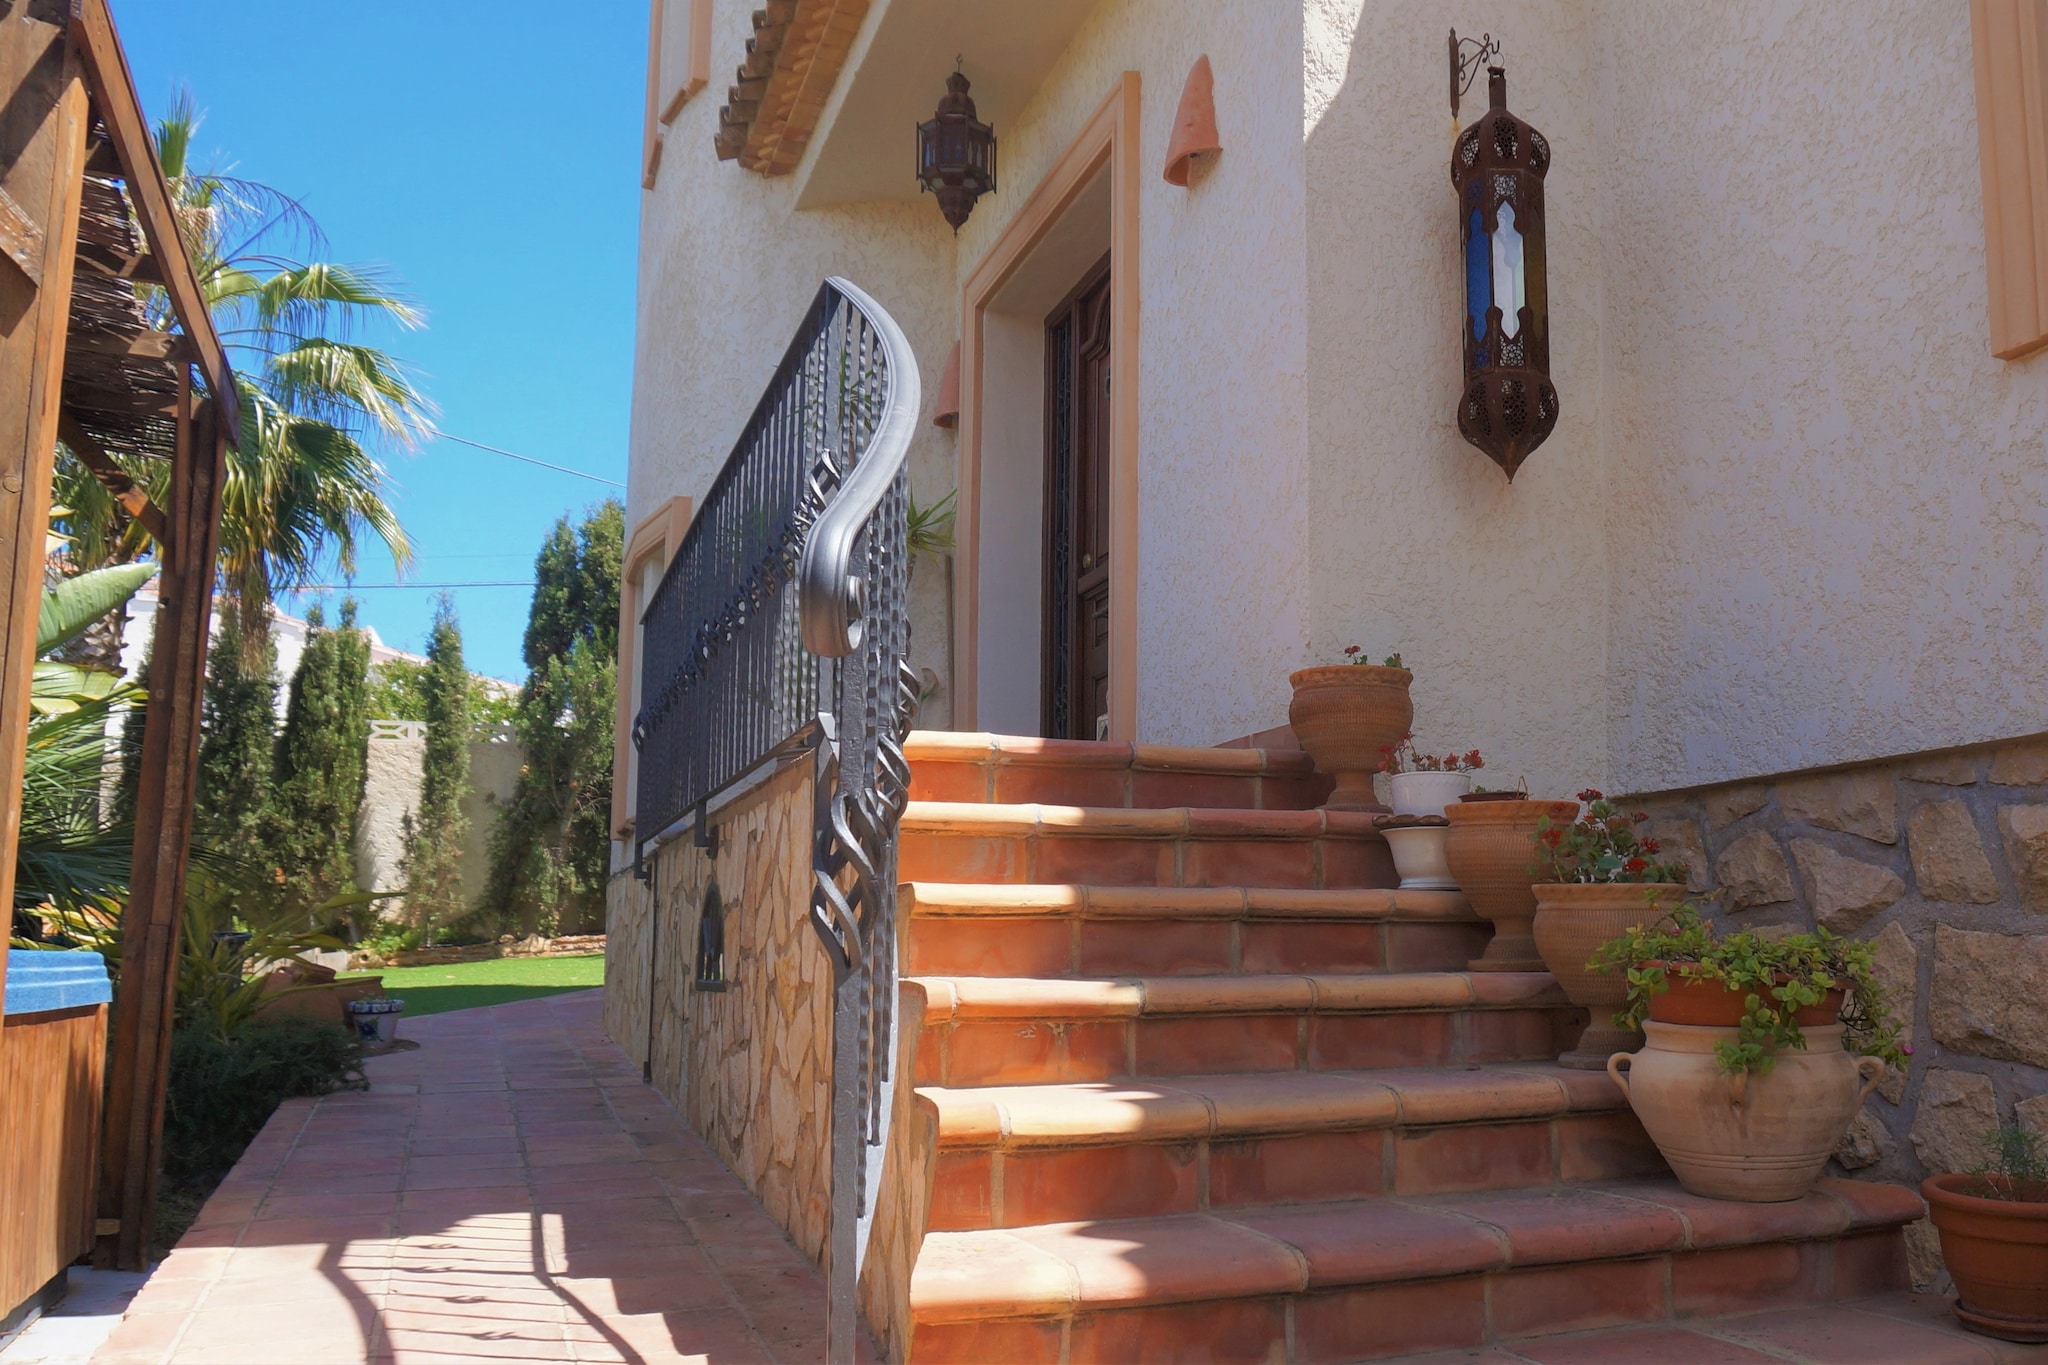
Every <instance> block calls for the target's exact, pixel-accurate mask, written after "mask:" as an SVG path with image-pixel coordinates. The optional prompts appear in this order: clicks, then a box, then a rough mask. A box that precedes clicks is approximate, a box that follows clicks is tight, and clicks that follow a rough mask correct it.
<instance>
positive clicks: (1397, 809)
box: [1387, 773, 1472, 815]
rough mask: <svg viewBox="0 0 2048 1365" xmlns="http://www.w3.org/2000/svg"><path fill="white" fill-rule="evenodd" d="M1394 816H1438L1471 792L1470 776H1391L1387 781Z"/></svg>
mask: <svg viewBox="0 0 2048 1365" xmlns="http://www.w3.org/2000/svg"><path fill="white" fill-rule="evenodd" d="M1387 786H1388V788H1389V790H1390V791H1391V792H1392V796H1393V804H1394V814H1396V815H1442V814H1443V813H1444V807H1445V806H1448V805H1450V804H1451V803H1452V802H1453V801H1456V800H1457V799H1458V798H1459V797H1461V796H1463V795H1464V794H1465V793H1466V792H1468V791H1471V790H1472V774H1470V773H1395V774H1393V775H1392V776H1391V777H1389V778H1388V779H1387Z"/></svg>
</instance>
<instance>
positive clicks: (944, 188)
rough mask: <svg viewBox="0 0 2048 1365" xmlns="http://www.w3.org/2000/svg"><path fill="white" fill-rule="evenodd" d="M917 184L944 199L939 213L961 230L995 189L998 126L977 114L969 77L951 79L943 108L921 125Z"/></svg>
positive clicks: (918, 134) (918, 130) (919, 128)
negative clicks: (961, 226) (968, 92)
mask: <svg viewBox="0 0 2048 1365" xmlns="http://www.w3.org/2000/svg"><path fill="white" fill-rule="evenodd" d="M917 184H918V188H919V189H921V190H930V191H931V192H932V193H933V194H935V195H937V196H938V197H939V212H941V213H943V214H945V215H946V221H947V222H949V223H951V224H952V225H953V231H954V232H956V233H957V232H958V231H960V225H961V224H962V223H964V222H966V221H967V215H968V214H970V213H972V212H974V201H975V200H977V199H979V198H981V196H983V195H984V194H993V193H995V188H996V130H995V129H993V128H991V127H989V126H988V125H987V124H986V123H983V122H982V121H981V120H979V119H977V118H976V117H975V116H974V101H973V100H972V99H970V98H969V97H968V94H967V77H965V76H964V75H962V74H961V73H960V72H958V71H955V72H954V73H953V74H952V75H950V76H948V77H946V93H945V94H944V95H943V96H941V97H940V99H939V107H938V109H937V110H936V111H935V112H934V113H933V114H932V116H931V117H930V118H929V119H927V120H926V121H925V122H923V123H920V124H918V125H917Z"/></svg>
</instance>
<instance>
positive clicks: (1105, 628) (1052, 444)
mask: <svg viewBox="0 0 2048 1365" xmlns="http://www.w3.org/2000/svg"><path fill="white" fill-rule="evenodd" d="M1109 348H1110V332H1109V258H1108V257H1107V256H1105V257H1103V258H1102V260H1101V261H1100V262H1099V263H1098V264H1097V265H1096V266H1095V268H1094V269H1093V270H1090V271H1089V272H1088V274H1087V275H1086V276H1084V277H1083V278H1082V281H1081V283H1080V285H1079V287H1077V288H1076V289H1075V290H1074V292H1073V293H1072V294H1070V295H1068V296H1067V300H1066V302H1064V303H1062V304H1061V305H1060V306H1059V307H1058V308H1057V309H1055V310H1054V311H1053V314H1052V316H1051V317H1049V318H1047V319H1046V323H1045V673H1044V680H1043V684H1042V688H1041V693H1040V695H1041V696H1042V697H1043V699H1044V702H1043V707H1042V710H1043V721H1044V729H1045V734H1046V735H1047V736H1048V737H1050V738H1054V739H1107V738H1108V737H1109V445H1110V402H1109V360H1110V350H1109Z"/></svg>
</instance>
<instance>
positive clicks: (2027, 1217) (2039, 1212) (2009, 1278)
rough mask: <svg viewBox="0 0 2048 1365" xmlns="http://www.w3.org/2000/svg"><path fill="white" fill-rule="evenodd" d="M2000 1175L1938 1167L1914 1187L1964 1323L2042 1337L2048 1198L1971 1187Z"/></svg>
mask: <svg viewBox="0 0 2048 1365" xmlns="http://www.w3.org/2000/svg"><path fill="white" fill-rule="evenodd" d="M1999 1179H2001V1177H1998V1176H1981V1175H1937V1176H1930V1177H1928V1178H1927V1179H1926V1180H1923V1181H1921V1182H1920V1195H1921V1197H1922V1198H1924V1199H1925V1200H1926V1201H1927V1212H1928V1215H1929V1216H1930V1217H1932V1218H1933V1219H1934V1230H1935V1231H1936V1232H1937V1233H1939V1234H1940V1235H1941V1259H1942V1260H1944V1261H1946V1262H1947V1263H1948V1273H1949V1274H1951V1275H1953V1276H1955V1280H1956V1305H1955V1308H1956V1316H1957V1317H1958V1318H1960V1319H1962V1323H1963V1326H1965V1327H1967V1328H1969V1329H1970V1330H1971V1331H1973V1332H1982V1333H1984V1334H1985V1335H1986V1336H1992V1337H2000V1338H2003V1339H2004V1340H2006V1341H2048V1203H2038V1202H2034V1201H2031V1200H2024V1199H2021V1200H2012V1199H1992V1198H1989V1197H1988V1196H1986V1195H1982V1194H1972V1193H1970V1191H1971V1190H1972V1189H1973V1188H1975V1189H1983V1188H1985V1186H1986V1182H1987V1181H1995V1180H1999Z"/></svg>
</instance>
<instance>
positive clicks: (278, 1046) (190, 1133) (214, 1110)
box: [163, 1019, 369, 1181]
mask: <svg viewBox="0 0 2048 1365" xmlns="http://www.w3.org/2000/svg"><path fill="white" fill-rule="evenodd" d="M368 1086H369V1082H368V1081H366V1080H365V1079H364V1077H363V1070H362V1048H361V1045H360V1044H359V1043H358V1042H357V1041H356V1039H355V1037H354V1035H352V1034H351V1033H350V1032H349V1031H348V1030H347V1029H344V1028H338V1027H336V1026H335V1025H333V1024H323V1023H321V1022H319V1021H317V1020H312V1019H275V1020H272V1019H257V1020H251V1021H250V1022H249V1023H247V1024H245V1025H244V1026H243V1027H242V1028H241V1029H240V1030H239V1031H237V1032H236V1033H235V1034H233V1035H232V1036H227V1035H223V1034H222V1033H221V1032H220V1031H219V1030H218V1029H217V1028H215V1027H213V1026H212V1025H211V1024H209V1023H208V1022H207V1021H205V1020H195V1021H194V1022H192V1023H188V1024H185V1025H183V1026H182V1027H180V1028H179V1029H178V1030H177V1032H176V1033H174V1034H173V1035H172V1037H171V1072H170V1082H169V1093H168V1096H167V1098H166V1101H165V1105H164V1148H163V1150H164V1174H165V1176H166V1177H167V1178H169V1179H171V1180H173V1181H189V1180H203V1179H207V1178H209V1177H216V1176H218V1175H220V1174H221V1173H223V1172H225V1171H226V1170H227V1169H228V1168H229V1167H231V1166H233V1165H234V1164H235V1161H236V1160H237V1159H238V1158H239V1157H240V1156H241V1155H242V1149H243V1148H245V1147H247V1146H248V1145H249V1142H250V1140H251V1139H252V1138H254V1137H255V1136H256V1134H257V1133H258V1131H260V1130H261V1129H262V1127H263V1125H264V1123H265V1122H266V1121H268V1119H269V1118H270V1115H271V1113H272V1112H273V1111H275V1110H276V1108H277V1106H278V1105H279V1104H282V1103H283V1102H284V1101H285V1100H288V1099H293V1098H295V1097H297V1096H301V1095H312V1096H318V1095H331V1094H333V1093H334V1092H335V1091H337V1090H364V1089H367V1088H368Z"/></svg>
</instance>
